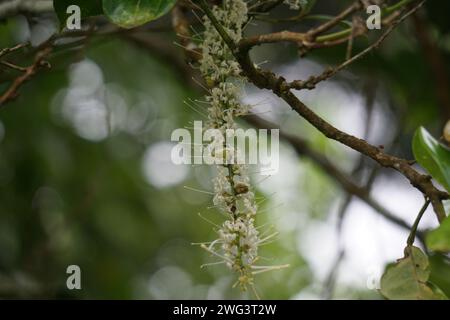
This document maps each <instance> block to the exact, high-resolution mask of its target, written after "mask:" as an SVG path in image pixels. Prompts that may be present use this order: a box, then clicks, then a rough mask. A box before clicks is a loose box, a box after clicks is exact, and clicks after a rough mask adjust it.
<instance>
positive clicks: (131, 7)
mask: <svg viewBox="0 0 450 320" xmlns="http://www.w3.org/2000/svg"><path fill="white" fill-rule="evenodd" d="M176 2H177V0H103V10H104V12H105V14H106V15H107V16H108V17H109V19H111V21H112V22H114V23H115V24H117V25H119V26H121V27H123V28H133V27H137V26H140V25H142V24H144V23H147V22H149V21H152V20H155V19H157V18H159V17H161V16H163V15H164V14H166V13H167V12H169V10H170V9H171V8H172V7H173V5H174V4H175V3H176Z"/></svg>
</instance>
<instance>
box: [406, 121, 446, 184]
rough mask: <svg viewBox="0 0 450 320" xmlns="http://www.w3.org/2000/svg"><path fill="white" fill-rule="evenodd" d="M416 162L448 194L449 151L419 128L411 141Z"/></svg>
mask: <svg viewBox="0 0 450 320" xmlns="http://www.w3.org/2000/svg"><path fill="white" fill-rule="evenodd" d="M413 152H414V157H415V158H416V160H417V162H418V163H419V164H420V165H421V166H422V167H423V168H424V169H425V170H427V171H428V173H429V174H430V175H431V176H432V177H433V178H434V179H435V180H436V181H438V182H439V183H440V184H442V185H443V186H444V188H446V189H447V190H448V191H449V192H450V150H449V149H448V148H447V147H445V146H443V145H442V144H440V143H439V142H438V141H437V140H436V139H435V138H433V136H431V134H429V133H428V131H427V130H425V129H424V128H422V127H420V128H419V129H417V131H416V133H415V135H414V139H413Z"/></svg>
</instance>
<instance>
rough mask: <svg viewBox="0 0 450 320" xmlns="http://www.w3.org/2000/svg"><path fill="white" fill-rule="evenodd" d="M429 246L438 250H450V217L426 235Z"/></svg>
mask: <svg viewBox="0 0 450 320" xmlns="http://www.w3.org/2000/svg"><path fill="white" fill-rule="evenodd" d="M426 243H427V246H428V248H430V249H431V250H433V251H436V252H450V218H449V217H447V218H446V219H445V220H444V221H443V222H442V223H441V225H440V226H439V227H438V228H436V229H435V230H433V231H430V232H429V233H428V234H427V236H426Z"/></svg>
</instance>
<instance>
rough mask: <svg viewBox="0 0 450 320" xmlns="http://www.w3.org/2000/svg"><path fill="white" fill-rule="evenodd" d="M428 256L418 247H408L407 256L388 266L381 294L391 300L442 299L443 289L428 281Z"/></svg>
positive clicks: (443, 296) (382, 281) (382, 279)
mask: <svg viewBox="0 0 450 320" xmlns="http://www.w3.org/2000/svg"><path fill="white" fill-rule="evenodd" d="M429 277H430V264H429V261H428V257H427V256H426V255H425V254H424V253H423V252H422V251H421V250H420V249H419V248H417V247H406V249H405V257H404V258H402V259H400V260H398V261H397V263H395V264H391V265H389V266H388V267H387V268H386V271H385V272H384V274H383V276H382V277H381V290H380V291H381V294H382V295H383V296H384V297H386V298H387V299H391V300H442V299H446V296H445V294H443V293H442V291H441V290H439V289H438V288H436V287H435V286H434V285H431V284H430V283H429V282H428V279H429Z"/></svg>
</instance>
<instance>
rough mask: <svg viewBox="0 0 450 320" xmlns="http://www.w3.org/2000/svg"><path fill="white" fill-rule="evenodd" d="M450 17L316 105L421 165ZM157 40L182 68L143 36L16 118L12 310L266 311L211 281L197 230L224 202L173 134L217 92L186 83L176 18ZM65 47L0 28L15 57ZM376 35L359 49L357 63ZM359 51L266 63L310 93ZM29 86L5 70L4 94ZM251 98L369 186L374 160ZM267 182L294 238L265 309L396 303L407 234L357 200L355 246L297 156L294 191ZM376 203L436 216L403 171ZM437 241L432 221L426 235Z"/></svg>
mask: <svg viewBox="0 0 450 320" xmlns="http://www.w3.org/2000/svg"><path fill="white" fill-rule="evenodd" d="M347 3H348V1H325V0H324V1H318V5H317V6H316V8H315V11H317V13H319V12H320V13H322V14H334V13H336V12H338V10H339V8H341V7H343V6H344V5H345V4H347ZM448 12H450V2H448V1H436V0H435V1H428V2H427V5H426V10H423V11H422V13H421V19H422V20H421V23H420V24H419V25H417V24H415V23H414V22H413V21H411V20H409V21H408V22H407V23H405V24H404V25H402V26H401V27H399V28H398V30H397V31H396V32H394V33H393V34H392V35H391V36H390V37H389V38H388V39H387V40H386V42H385V43H384V44H383V45H382V46H381V48H380V49H379V50H377V51H376V52H374V53H373V54H371V55H369V56H367V57H366V58H365V59H364V60H362V61H360V62H358V63H357V64H355V65H354V66H353V67H352V68H351V69H349V70H347V71H344V72H343V73H341V74H340V75H339V76H338V77H336V78H334V79H333V80H330V81H327V82H326V83H322V84H320V85H319V86H318V87H317V89H315V90H312V91H308V92H301V93H299V97H300V98H301V99H302V101H304V102H305V103H306V104H307V105H309V106H310V107H312V108H313V109H314V110H315V111H317V112H318V113H319V114H320V115H322V116H324V117H325V118H326V119H328V120H329V121H330V122H331V123H333V124H334V125H336V126H338V127H339V128H342V129H344V130H345V131H347V132H349V133H352V134H355V135H357V136H361V137H362V136H365V135H366V134H367V135H368V136H367V138H368V140H369V141H370V142H371V143H373V144H383V145H385V146H386V148H390V150H391V152H393V153H395V154H398V155H400V156H402V157H405V158H412V154H411V138H412V134H413V132H414V130H415V129H416V128H417V127H418V126H420V125H423V126H426V127H427V129H429V130H430V131H431V132H432V133H433V134H434V135H435V136H436V137H439V135H440V130H441V129H442V124H443V123H444V122H445V120H447V119H446V118H445V114H447V115H448V112H449V108H450V106H449V105H448V104H447V105H445V104H444V103H443V100H442V97H441V98H440V97H439V90H441V91H442V90H444V91H447V93H448V91H449V89H450V88H448V87H446V85H448V83H447V84H445V82H444V83H442V81H441V82H440V81H438V80H437V78H436V75H435V70H433V66H432V65H430V58H429V55H427V52H429V48H426V47H424V43H423V41H421V40H420V37H419V31H418V30H421V31H422V32H424V33H425V34H426V35H427V37H428V39H429V40H430V41H431V42H432V45H433V48H434V49H435V50H437V51H438V54H439V55H440V56H441V57H442V59H443V62H444V63H443V64H441V66H442V67H443V69H442V68H441V72H443V73H444V74H445V75H448V72H449V70H450V69H449V68H450V60H449V57H450V20H448V18H447V15H448ZM277 14H278V15H284V16H287V15H289V14H290V13H289V12H288V11H287V10H286V11H285V10H284V9H280V10H279V11H278V12H277ZM312 23H314V22H313V21H306V22H305V23H304V25H303V24H295V23H285V24H281V25H277V26H276V27H273V26H272V25H271V24H269V23H264V22H254V23H252V24H251V25H250V26H249V27H248V30H247V32H248V34H252V33H255V32H259V33H263V32H269V31H271V30H278V29H280V30H281V29H285V28H289V29H292V30H302V29H304V28H305V27H307V26H310V25H311V24H312ZM154 25H156V26H158V27H155V28H154V29H153V27H151V28H150V29H151V30H150V31H148V30H147V31H145V32H141V33H140V34H139V39H141V40H142V39H146V40H148V41H150V42H151V43H154V44H155V43H157V45H156V47H158V46H160V47H163V48H164V50H169V51H170V55H169V54H165V53H163V54H161V51H158V50H156V49H154V48H153V49H152V48H151V47H149V46H147V47H146V46H145V45H143V42H142V41H141V42H139V41H136V39H134V38H131V37H129V36H128V35H123V34H113V35H109V36H102V37H96V36H93V37H92V38H91V39H90V40H89V42H88V43H87V44H86V45H83V46H81V47H80V46H79V47H76V48H70V49H64V46H62V48H60V49H58V50H56V51H55V53H54V54H53V55H52V57H51V59H50V62H51V63H52V65H53V68H52V70H51V71H50V72H43V73H41V74H39V75H38V76H37V77H36V78H34V79H33V80H32V81H31V82H29V83H28V84H27V85H26V86H25V87H23V89H21V91H20V96H19V97H18V98H17V99H16V100H15V101H14V102H13V103H10V104H8V105H6V106H4V107H2V108H1V109H0V297H1V298H76V299H89V298H94V299H104V298H114V299H118V298H120V299H224V298H254V297H252V295H251V294H248V293H241V292H240V291H239V290H237V289H233V288H232V284H233V283H234V281H235V278H234V275H233V274H231V273H230V272H229V271H228V270H227V269H226V268H225V267H223V266H214V267H209V268H203V269H201V268H200V265H202V264H204V263H208V262H213V261H214V259H213V258H212V257H211V256H210V255H208V254H207V253H206V252H205V251H203V250H201V249H200V248H199V247H198V246H194V245H192V243H196V242H204V241H211V240H213V239H214V238H215V237H216V235H215V232H214V230H213V228H214V227H213V226H212V225H211V224H209V223H208V222H207V221H205V220H204V219H202V218H201V217H200V216H199V215H198V213H201V215H202V216H203V217H205V218H207V219H209V220H211V221H213V222H214V223H220V222H221V221H222V217H221V216H220V214H219V213H218V212H217V211H216V210H215V209H214V208H211V206H212V196H211V195H210V194H208V193H201V192H195V191H193V190H192V189H191V188H195V189H200V190H205V191H207V192H210V191H211V190H212V183H211V179H212V177H213V176H214V168H210V167H208V166H176V165H173V164H172V163H171V161H170V151H171V148H172V146H173V143H172V142H171V141H170V135H171V133H172V131H173V130H174V129H176V128H183V127H190V126H192V121H194V120H204V118H202V115H201V114H198V113H196V112H195V111H193V110H192V109H190V108H189V107H187V106H186V105H185V104H184V103H183V101H185V100H188V99H195V98H201V96H202V94H203V92H202V89H199V87H198V86H196V84H195V83H194V82H193V81H191V80H190V79H191V78H190V77H191V75H186V73H185V72H186V69H185V68H183V67H180V59H181V64H182V62H183V61H182V60H183V52H182V50H181V49H180V48H179V47H177V46H176V45H175V44H173V42H175V41H176V38H175V35H174V33H173V31H172V30H170V28H165V27H164V26H167V25H170V18H169V17H164V18H162V19H160V20H158V21H157V22H155V23H154ZM159 26H162V27H159ZM199 28H200V27H199ZM417 28H419V29H417ZM200 29H201V28H200ZM57 30H58V27H57V22H56V20H55V18H54V16H53V15H52V14H46V15H42V16H39V17H33V18H30V17H25V16H17V17H14V18H10V19H7V20H5V21H3V23H2V24H1V25H0V47H2V48H3V47H8V46H11V45H14V44H17V43H19V42H23V41H28V40H30V41H31V42H32V43H33V44H34V45H38V44H39V43H42V41H44V40H45V39H46V38H48V37H49V36H50V35H51V34H53V33H54V32H57ZM376 35H377V33H376V32H375V33H374V34H373V35H372V34H369V37H367V38H362V39H359V40H358V41H356V43H355V50H361V49H363V48H364V47H365V46H367V45H368V43H369V42H370V41H373V39H374V38H375V37H376ZM427 50H428V51H427ZM345 51H346V46H345V45H344V46H341V47H338V48H332V49H324V50H318V51H314V52H312V53H311V54H308V55H307V56H306V57H304V58H301V59H299V58H298V53H297V49H296V48H295V47H294V46H292V45H284V44H282V45H280V44H278V45H267V46H263V47H260V48H258V49H257V50H254V52H253V53H252V54H253V58H254V60H255V61H256V62H258V63H264V67H266V68H271V69H273V70H275V71H276V72H278V73H280V74H282V75H284V76H285V77H286V78H287V79H300V78H307V77H308V76H309V75H311V74H316V73H319V72H321V71H322V70H323V69H324V67H326V66H327V65H332V64H335V63H338V62H339V61H341V60H342V59H343V58H344V57H345ZM19 58H20V59H22V58H21V57H18V58H17V59H19ZM28 58H29V57H28ZM27 61H29V60H26V59H25V60H17V62H18V63H24V64H25V65H26V62H27ZM174 61H176V63H175V62H174ZM16 75H17V74H15V73H14V72H13V71H10V70H8V69H6V68H4V67H0V90H2V91H3V89H5V88H6V87H7V84H8V81H9V80H11V79H12V78H13V77H14V76H16ZM443 86H444V87H443ZM245 92H246V93H245V98H244V99H245V101H246V102H248V103H250V104H253V105H254V109H253V111H254V112H255V113H258V114H259V115H260V116H261V117H263V118H265V119H267V120H270V121H272V122H274V123H277V124H280V125H281V126H282V128H283V129H284V130H286V131H287V132H289V133H292V134H295V135H299V136H301V137H303V138H305V139H307V140H308V141H310V143H311V145H312V147H313V148H314V149H316V150H317V151H319V152H321V153H323V154H324V155H325V156H326V157H328V158H329V159H330V160H331V161H332V162H333V163H334V164H335V165H337V166H338V167H340V168H342V169H343V170H345V171H346V172H348V173H352V171H353V170H354V168H355V165H356V164H357V163H358V162H359V161H360V158H359V155H358V154H357V153H355V152H353V151H351V150H350V149H348V148H345V147H343V146H341V145H339V144H337V143H335V142H331V141H328V140H327V139H325V138H324V137H323V136H322V135H321V134H320V133H318V132H317V131H316V130H314V129H313V128H312V127H311V126H310V125H309V124H307V123H306V122H305V121H303V120H302V119H301V118H300V117H298V115H297V114H295V113H294V112H292V111H290V110H289V108H288V107H287V106H286V105H285V104H284V103H282V102H280V100H278V99H277V98H276V97H274V96H273V95H272V94H270V93H269V92H266V91H260V90H256V89H255V88H253V87H251V86H249V87H246V88H245ZM369 94H372V95H374V97H375V101H374V103H373V108H368V107H367V95H369ZM444 101H445V100H444ZM368 113H370V116H368ZM367 119H369V120H367ZM368 124H370V125H369V126H368ZM242 126H244V127H245V126H248V124H246V123H245V122H243V123H242ZM363 164H364V168H363V169H362V170H360V172H358V174H356V173H354V174H352V176H353V177H354V178H355V180H356V181H358V182H359V183H361V184H364V183H365V180H366V179H367V175H368V173H369V172H370V170H372V168H373V163H371V162H370V161H366V162H363ZM251 171H252V170H251ZM253 172H254V179H253V181H254V184H255V185H256V192H257V196H258V200H259V201H260V214H259V216H258V223H259V224H260V225H263V224H265V225H267V226H272V227H273V228H274V229H275V230H277V231H279V236H278V237H277V239H276V241H274V242H273V243H271V244H268V245H266V246H264V247H263V248H262V249H261V256H262V257H263V258H262V259H263V261H264V263H267V264H286V263H289V264H290V267H289V268H286V269H283V270H279V271H274V272H268V273H265V274H261V275H259V276H257V277H256V287H257V290H258V291H259V293H260V295H261V297H263V298H265V299H310V298H311V299H320V298H338V299H366V298H370V299H379V298H381V297H380V295H379V294H378V293H377V291H376V287H377V281H378V279H379V277H380V276H381V274H382V272H383V269H384V266H385V264H386V263H389V262H392V261H394V260H395V259H397V258H400V257H401V256H402V253H403V247H404V245H405V243H406V238H407V235H408V232H407V231H406V230H404V229H402V228H400V227H399V226H397V225H395V224H393V223H391V222H389V221H387V220H386V219H385V218H383V217H382V216H380V215H379V214H378V213H377V212H375V211H374V210H373V209H371V208H370V207H368V206H367V205H366V204H364V203H363V202H360V201H359V200H357V199H353V200H352V201H351V203H350V205H349V207H348V210H347V211H346V213H345V219H344V220H342V232H338V228H337V225H338V224H339V221H340V219H339V218H338V212H339V210H340V207H341V206H342V203H343V202H344V200H345V198H346V193H345V192H344V191H343V190H342V189H341V188H340V186H339V185H337V184H336V183H335V181H334V180H333V179H331V178H330V177H329V176H328V175H327V174H326V173H324V172H323V171H322V170H321V169H320V168H319V167H317V166H316V165H315V164H314V162H312V161H311V160H309V159H308V158H306V157H302V156H298V155H297V154H296V152H295V151H294V150H293V148H292V147H291V146H290V145H289V144H286V143H282V144H281V146H280V171H279V172H278V173H277V174H275V175H273V176H271V177H269V178H264V176H261V175H260V174H259V173H258V168H254V170H253ZM372 195H373V197H374V198H375V199H377V200H378V201H379V202H380V203H382V204H383V205H384V206H385V207H386V208H388V209H390V210H391V211H392V212H394V213H395V214H396V215H397V216H398V217H401V218H403V219H404V220H405V221H407V222H409V223H410V224H412V222H413V221H414V218H415V216H416V214H417V212H418V211H419V209H420V207H421V206H422V203H423V199H422V195H421V194H420V193H419V192H417V190H415V189H414V188H412V187H411V186H410V185H409V183H408V181H407V180H405V179H404V178H403V177H402V176H399V175H398V174H396V173H395V172H393V171H389V170H381V171H379V172H378V174H377V179H376V181H375V183H374V185H373V192H372ZM433 226H436V221H435V217H434V215H433V213H432V212H431V211H430V212H428V213H427V214H426V215H425V218H424V220H423V222H422V224H421V229H426V228H430V227H433ZM341 253H343V254H341ZM432 263H433V266H434V267H433V274H432V280H433V281H436V282H437V283H439V286H440V287H441V288H442V289H443V290H444V291H446V292H447V294H449V292H450V267H449V265H448V264H447V262H446V259H445V257H440V256H434V257H432ZM71 264H76V265H79V266H80V267H81V270H82V290H72V291H70V290H68V289H67V288H66V278H67V274H66V268H67V266H68V265H71Z"/></svg>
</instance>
